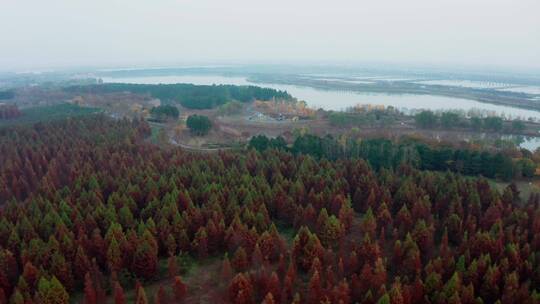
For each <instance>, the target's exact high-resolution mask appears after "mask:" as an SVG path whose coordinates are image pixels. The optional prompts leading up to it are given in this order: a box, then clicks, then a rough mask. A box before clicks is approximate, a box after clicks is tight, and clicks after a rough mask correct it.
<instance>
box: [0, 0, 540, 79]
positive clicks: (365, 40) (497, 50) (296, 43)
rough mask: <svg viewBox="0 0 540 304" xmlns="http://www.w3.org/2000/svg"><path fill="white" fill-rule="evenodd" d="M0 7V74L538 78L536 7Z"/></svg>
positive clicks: (518, 2) (113, 2)
mask: <svg viewBox="0 0 540 304" xmlns="http://www.w3.org/2000/svg"><path fill="white" fill-rule="evenodd" d="M0 1H1V2H2V3H1V5H0V70H15V71H19V70H32V69H34V70H36V69H54V68H66V67H128V66H168V65H176V66H180V65H188V64H230V63H234V64H248V63H272V64H275V63H301V64H311V63H314V64H332V63H345V64H349V63H350V64H355V63H359V64H362V63H376V64H410V65H415V64H422V65H436V66H441V65H442V66H444V65H448V66H463V67H466V66H476V67H503V68H516V69H533V70H539V71H540V1H539V0H355V1H348V0H332V1H328V0H327V1H319V0H270V1H269V0H265V1H260V0H227V1H222V0H152V1H150V0H91V1H90V0H47V1H43V0H0Z"/></svg>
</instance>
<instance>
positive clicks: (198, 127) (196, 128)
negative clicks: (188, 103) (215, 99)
mask: <svg viewBox="0 0 540 304" xmlns="http://www.w3.org/2000/svg"><path fill="white" fill-rule="evenodd" d="M186 125H187V127H188V128H189V129H190V131H191V132H192V133H193V134H195V135H198V136H203V135H206V134H208V131H210V128H212V122H211V121H210V119H209V118H208V117H207V116H204V115H197V114H195V115H190V116H189V117H188V119H187V121H186Z"/></svg>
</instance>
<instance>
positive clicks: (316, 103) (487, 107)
mask: <svg viewBox="0 0 540 304" xmlns="http://www.w3.org/2000/svg"><path fill="white" fill-rule="evenodd" d="M103 81H104V82H122V83H141V84H159V83H163V84H170V83H193V84H199V85H211V84H233V85H256V86H261V87H268V88H274V89H278V90H286V91H287V92H289V94H291V95H292V96H294V97H296V98H298V99H299V100H305V101H306V102H307V104H308V105H309V106H311V107H314V108H323V109H326V110H344V109H347V108H349V107H352V106H355V105H358V104H377V105H385V106H393V107H396V108H398V109H400V110H403V111H406V112H408V111H410V110H418V109H430V110H433V111H439V110H461V111H465V112H468V113H470V112H476V113H481V114H496V115H504V116H505V117H508V118H521V119H528V118H530V117H532V118H534V119H537V120H540V112H538V111H532V110H525V109H519V108H513V107H508V106H499V105H492V104H487V103H481V102H478V101H474V100H469V99H462V98H453V97H445V96H435V95H410V94H404V95H389V94H379V93H362V92H349V91H326V90H318V89H314V88H310V87H301V86H294V85H282V84H270V83H252V82H249V81H247V80H246V78H244V77H224V76H206V75H205V76H201V75H194V76H191V75H179V76H151V77H146V76H145V77H130V78H110V77H105V78H103Z"/></svg>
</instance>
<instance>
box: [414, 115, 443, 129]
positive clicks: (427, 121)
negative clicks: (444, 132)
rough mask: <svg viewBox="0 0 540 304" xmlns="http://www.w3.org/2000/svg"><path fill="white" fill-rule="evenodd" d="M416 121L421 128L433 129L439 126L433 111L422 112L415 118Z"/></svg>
mask: <svg viewBox="0 0 540 304" xmlns="http://www.w3.org/2000/svg"><path fill="white" fill-rule="evenodd" d="M414 120H415V121H416V123H417V124H418V126H420V127H421V128H432V127H435V126H436V125H437V120H438V119H437V115H435V113H433V112H431V111H422V112H420V113H418V114H416V115H415V116H414Z"/></svg>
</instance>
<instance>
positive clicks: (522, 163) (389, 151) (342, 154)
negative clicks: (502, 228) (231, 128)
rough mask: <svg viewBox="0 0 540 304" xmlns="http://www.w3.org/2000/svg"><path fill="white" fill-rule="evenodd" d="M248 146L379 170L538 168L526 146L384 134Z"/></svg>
mask: <svg viewBox="0 0 540 304" xmlns="http://www.w3.org/2000/svg"><path fill="white" fill-rule="evenodd" d="M249 146H250V147H252V148H254V149H256V150H258V151H264V150H266V149H268V148H273V149H283V150H287V151H291V152H294V153H296V154H298V153H302V154H308V155H311V156H314V157H316V158H326V159H330V160H336V159H339V158H355V159H356V158H361V159H364V160H366V161H367V162H368V163H369V164H370V165H371V167H372V168H374V169H376V170H379V169H381V168H386V169H397V168H398V167H399V166H400V165H403V164H407V165H409V166H411V167H414V168H417V169H421V170H436V171H452V172H457V173H461V174H465V175H472V176H479V175H481V176H484V177H488V178H499V179H502V180H506V181H509V180H512V179H513V178H521V177H528V178H530V177H533V176H534V174H535V170H536V164H535V162H534V161H533V160H532V154H531V153H530V152H529V151H526V150H522V151H521V152H520V155H506V154H503V153H502V152H496V153H495V152H491V153H490V152H488V151H480V150H473V149H457V148H453V147H450V146H440V147H439V146H432V145H429V144H426V143H423V142H420V141H417V140H406V139H405V140H402V141H398V142H396V141H392V140H389V139H383V138H375V139H363V140H359V139H354V138H351V137H349V138H345V139H342V138H333V137H332V136H324V137H319V136H316V135H312V134H305V135H301V136H298V137H297V138H296V139H295V141H294V143H293V145H292V146H291V147H288V146H287V143H286V142H285V140H284V139H283V138H281V137H277V138H267V137H266V136H264V135H259V136H255V137H253V138H252V139H251V140H250V142H249Z"/></svg>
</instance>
